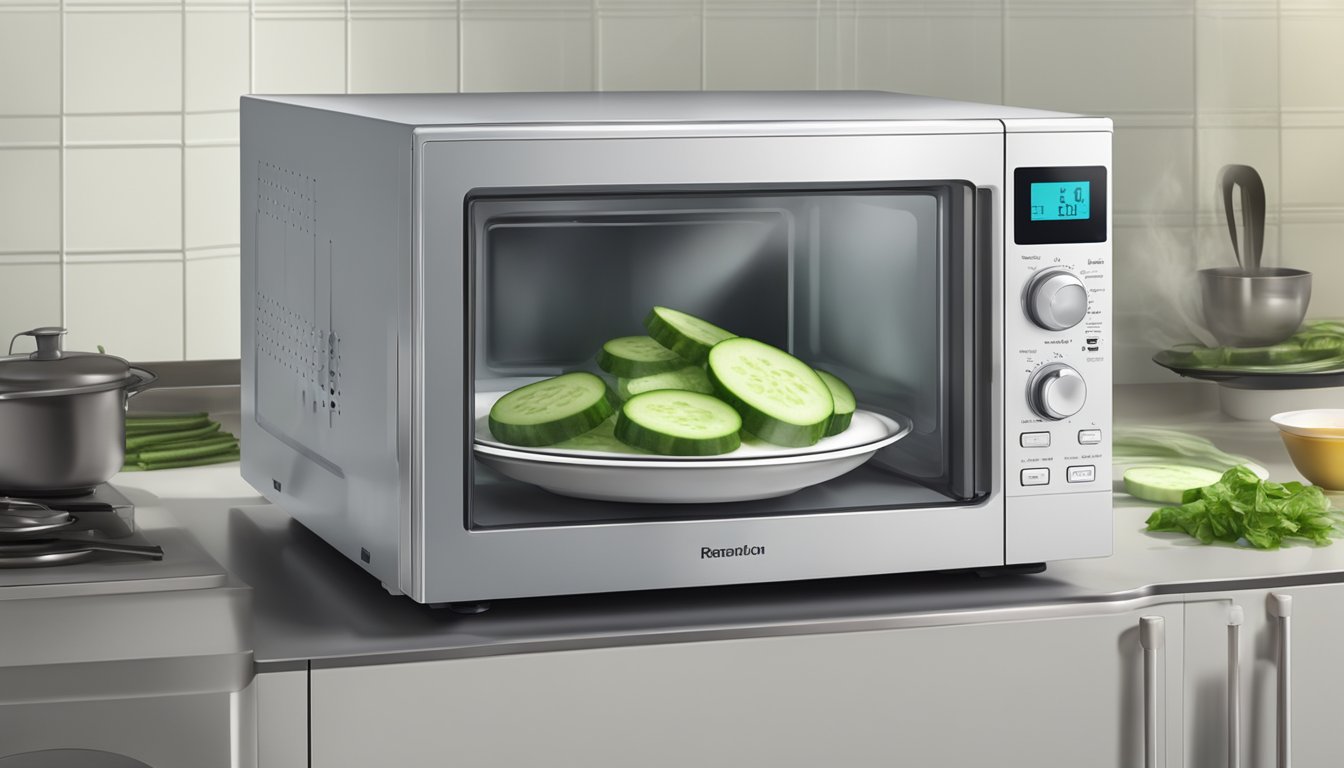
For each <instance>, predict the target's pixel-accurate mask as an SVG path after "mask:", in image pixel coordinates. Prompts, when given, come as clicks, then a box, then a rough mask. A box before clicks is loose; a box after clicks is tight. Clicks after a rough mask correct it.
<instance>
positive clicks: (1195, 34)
mask: <svg viewBox="0 0 1344 768" xmlns="http://www.w3.org/2000/svg"><path fill="white" fill-rule="evenodd" d="M1190 15H1191V19H1190V112H1191V115H1192V116H1193V119H1192V121H1191V122H1192V124H1193V127H1192V128H1191V131H1190V157H1191V159H1192V162H1191V163H1190V190H1191V194H1192V195H1193V196H1194V197H1193V199H1192V201H1191V206H1190V209H1191V210H1190V231H1191V232H1192V233H1193V237H1194V243H1193V248H1192V249H1191V250H1193V251H1194V254H1193V255H1194V257H1195V263H1196V264H1198V263H1199V213H1198V211H1199V171H1200V168H1199V151H1200V148H1201V147H1203V146H1204V142H1203V141H1202V137H1201V133H1202V131H1201V130H1200V129H1201V128H1202V127H1203V124H1204V121H1203V120H1202V119H1201V118H1202V112H1203V110H1201V109H1200V108H1199V72H1200V68H1199V0H1190Z"/></svg>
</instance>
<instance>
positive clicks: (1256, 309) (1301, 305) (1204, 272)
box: [1199, 267, 1311, 347]
mask: <svg viewBox="0 0 1344 768" xmlns="http://www.w3.org/2000/svg"><path fill="white" fill-rule="evenodd" d="M1199 286H1200V293H1201V295H1202V296H1203V299H1204V320H1205V322H1207V323H1208V326H1209V330H1210V331H1212V332H1213V335H1214V337H1215V338H1217V339H1218V343H1219V344H1221V345H1223V346H1226V347H1263V346H1268V345H1270V344H1277V343H1279V342H1281V341H1283V340H1285V339H1287V338H1288V337H1289V336H1292V335H1293V334H1294V333H1296V332H1297V329H1298V328H1299V327H1301V325H1302V320H1303V318H1305V317H1306V316H1307V306H1308V305H1309V304H1310V303H1311V273H1310V272H1307V271H1304V270H1301V269H1288V268H1286V267H1261V268H1260V269H1259V271H1258V272H1256V273H1255V274H1253V275H1248V274H1246V273H1245V272H1243V271H1242V269H1241V268H1240V267H1217V268H1214V269H1201V270H1200V271H1199Z"/></svg>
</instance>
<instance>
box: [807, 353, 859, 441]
mask: <svg viewBox="0 0 1344 768" xmlns="http://www.w3.org/2000/svg"><path fill="white" fill-rule="evenodd" d="M817 375H818V376H820V377H821V380H822V381H823V382H825V383H826V388H827V389H829V390H831V400H833V401H835V413H833V414H831V420H830V421H828V422H826V437H830V436H831V435H838V434H840V433H841V432H844V431H845V430H846V429H849V422H850V421H852V420H853V419H854V410H855V409H856V408H858V406H859V404H858V402H857V401H855V399H854V390H852V389H850V388H849V385H848V384H846V383H845V382H843V381H841V380H840V377H838V376H836V375H835V374H833V373H827V372H826V371H823V370H821V369H817Z"/></svg>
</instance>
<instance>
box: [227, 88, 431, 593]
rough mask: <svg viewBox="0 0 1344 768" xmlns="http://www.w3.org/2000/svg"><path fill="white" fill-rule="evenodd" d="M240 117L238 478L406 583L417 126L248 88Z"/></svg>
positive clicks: (391, 580) (383, 574) (377, 572)
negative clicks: (260, 95) (252, 94)
mask: <svg viewBox="0 0 1344 768" xmlns="http://www.w3.org/2000/svg"><path fill="white" fill-rule="evenodd" d="M241 124H242V125H241V132H242V133H241V136H242V142H241V143H242V146H241V163H242V173H241V177H242V184H241V208H240V210H241V211H242V217H241V218H242V284H241V301H242V307H241V309H242V313H241V314H242V346H241V349H242V433H243V434H242V445H243V450H242V473H243V477H244V478H245V479H246V480H247V481H248V482H249V483H250V484H251V485H252V486H253V487H254V488H256V489H257V490H258V491H259V492H260V493H261V494H262V495H263V496H265V497H266V498H267V500H269V501H271V502H272V503H274V504H276V505H277V506H279V507H280V508H281V509H283V510H284V511H285V512H286V513H288V514H289V515H290V516H292V517H293V518H295V519H296V520H298V521H299V522H301V523H302V524H303V525H304V526H305V527H307V528H309V529H310V530H312V531H313V532H315V533H317V534H318V535H319V536H321V537H322V538H323V539H325V540H326V541H327V542H328V543H330V544H331V545H332V546H334V547H336V548H337V549H338V550H340V551H341V552H342V553H343V554H345V555H346V556H347V557H349V558H350V559H351V560H353V561H354V562H356V563H359V564H360V565H361V566H363V567H364V568H365V569H366V570H368V571H369V572H371V573H372V574H373V575H374V576H376V577H377V578H378V579H380V580H381V581H382V582H383V584H384V586H385V587H386V588H387V589H388V590H389V591H390V592H393V593H399V592H402V591H405V590H407V589H408V588H409V583H410V581H409V572H410V563H409V555H408V552H409V547H408V546H404V545H403V541H409V536H410V533H409V514H408V513H407V510H406V508H405V505H406V498H407V495H406V493H405V487H406V485H407V479H408V477H409V474H408V473H406V472H404V471H403V469H404V468H406V467H408V466H409V462H408V461H406V452H407V450H408V446H409V443H408V441H407V440H406V434H407V430H406V429H405V427H404V425H405V422H406V421H407V420H408V419H409V416H408V414H406V413H404V412H403V409H404V407H405V404H406V403H407V402H408V399H409V398H408V397H405V396H403V393H402V392H401V390H402V389H403V388H404V389H409V382H410V374H409V368H408V365H409V363H408V360H409V357H408V354H407V352H408V344H407V341H406V340H407V339H409V333H410V331H409V322H410V321H409V315H410V312H409V309H408V308H407V307H408V306H409V301H410V299H409V293H410V290H409V284H410V278H409V270H410V256H409V254H410V228H411V222H410V194H411V178H410V175H411V170H410V166H411V142H410V137H411V128H410V127H409V126H405V125H398V124H394V123H389V122H383V121H378V120H372V119H368V118H364V117H357V116H352V115H347V114H343V113H340V112H337V111H329V110H318V109H311V108H306V107H301V106H295V105H292V104H286V103H284V102H283V101H278V100H264V99H252V98H246V97H245V98H244V99H243V100H242V114H241Z"/></svg>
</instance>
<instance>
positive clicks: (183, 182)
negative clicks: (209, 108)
mask: <svg viewBox="0 0 1344 768" xmlns="http://www.w3.org/2000/svg"><path fill="white" fill-rule="evenodd" d="M179 7H180V8H181V11H182V20H181V34H182V39H181V41H180V43H179V44H180V45H181V48H180V49H179V51H180V54H179V59H180V60H181V61H180V63H181V65H182V71H181V73H180V79H179V83H178V85H179V87H180V89H181V93H182V103H180V104H178V108H179V109H181V110H182V114H181V123H180V127H181V129H182V137H181V138H182V166H181V167H180V168H179V169H178V170H179V172H180V176H181V178H180V180H179V185H180V189H181V191H180V192H179V194H180V195H181V196H182V197H181V200H180V201H179V203H178V213H179V218H180V219H181V222H180V224H181V227H180V230H179V233H180V234H179V237H180V240H179V243H178V244H179V245H181V246H182V262H181V264H182V359H183V360H186V359H187V0H180V3H179Z"/></svg>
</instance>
